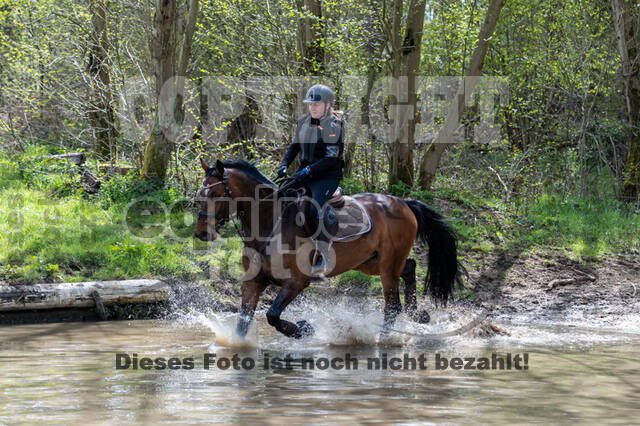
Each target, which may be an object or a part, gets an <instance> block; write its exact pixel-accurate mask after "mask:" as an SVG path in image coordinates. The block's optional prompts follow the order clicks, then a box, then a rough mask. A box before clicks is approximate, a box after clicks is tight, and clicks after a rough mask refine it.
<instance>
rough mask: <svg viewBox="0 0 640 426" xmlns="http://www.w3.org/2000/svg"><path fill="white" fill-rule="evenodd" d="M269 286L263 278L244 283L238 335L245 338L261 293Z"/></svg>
mask: <svg viewBox="0 0 640 426" xmlns="http://www.w3.org/2000/svg"><path fill="white" fill-rule="evenodd" d="M265 288H267V283H266V282H264V281H262V280H250V281H244V282H243V283H242V306H241V307H240V318H239V319H238V326H237V328H236V335H238V336H239V337H241V338H243V339H244V338H245V336H246V335H247V331H249V325H250V324H251V320H252V318H253V314H254V312H255V311H256V306H257V305H258V300H260V295H261V294H262V292H263V291H264V289H265Z"/></svg>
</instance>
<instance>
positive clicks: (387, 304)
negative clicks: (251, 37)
mask: <svg viewBox="0 0 640 426" xmlns="http://www.w3.org/2000/svg"><path fill="white" fill-rule="evenodd" d="M380 279H381V280H382V292H383V294H384V324H383V326H382V333H383V334H385V333H388V332H389V329H390V328H391V327H393V323H394V322H395V321H396V317H397V316H398V314H399V313H400V312H401V311H402V304H401V303H400V294H399V292H398V281H399V280H400V276H399V274H394V273H393V272H391V271H385V272H382V273H381V274H380Z"/></svg>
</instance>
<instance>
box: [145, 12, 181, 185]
mask: <svg viewBox="0 0 640 426" xmlns="http://www.w3.org/2000/svg"><path fill="white" fill-rule="evenodd" d="M175 19H176V2H175V0H156V12H155V15H154V17H153V31H152V35H151V40H150V42H149V47H150V50H151V56H152V57H153V59H154V62H155V79H156V85H155V92H156V97H157V105H156V113H155V119H154V123H153V128H152V130H151V136H150V139H149V142H148V143H147V147H146V149H145V152H144V163H143V165H142V176H143V177H144V178H145V179H147V180H157V181H162V180H164V178H165V176H166V174H167V165H168V163H169V156H170V155H171V148H172V141H171V140H170V139H169V137H168V131H169V129H168V123H167V121H168V120H167V119H166V116H165V117H164V118H163V114H162V110H164V111H175V108H174V106H175V93H169V92H173V90H167V89H165V90H162V88H163V86H164V84H165V83H166V82H167V81H168V80H169V79H170V78H171V77H172V76H173V53H174V45H173V43H172V40H173V38H172V31H173V28H174V20H175Z"/></svg>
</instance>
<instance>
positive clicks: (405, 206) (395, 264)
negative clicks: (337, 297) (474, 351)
mask: <svg viewBox="0 0 640 426" xmlns="http://www.w3.org/2000/svg"><path fill="white" fill-rule="evenodd" d="M201 166H202V168H203V170H204V172H205V179H204V182H203V185H202V187H201V188H200V189H199V190H198V197H199V198H200V200H201V204H200V205H201V211H200V212H199V213H198V219H197V222H196V226H195V237H197V238H199V239H200V240H202V241H213V240H215V238H216V235H217V233H218V232H219V230H220V227H221V226H222V225H223V224H224V223H226V222H228V221H230V220H231V216H232V215H233V214H234V213H235V216H236V218H237V219H238V220H239V222H240V224H241V230H240V229H237V228H236V229H237V231H238V233H239V234H242V235H241V236H242V238H243V240H244V248H243V257H242V264H243V268H244V270H245V276H244V277H243V281H242V303H241V307H240V315H239V320H238V323H237V327H236V330H235V332H236V334H237V336H238V337H239V338H241V339H244V337H245V336H246V334H247V331H248V328H249V325H250V323H251V321H252V318H253V316H254V312H255V309H256V306H257V304H258V301H259V299H260V296H261V294H262V292H263V291H264V290H265V289H266V288H267V286H269V285H270V284H272V285H276V286H278V287H280V291H279V293H278V295H277V297H276V298H275V300H274V301H273V303H272V304H271V306H270V308H269V310H268V311H267V315H266V316H267V321H268V323H269V324H270V325H271V326H272V327H274V328H275V329H276V330H277V331H279V332H280V333H282V334H284V335H285V336H288V337H292V338H296V339H299V338H302V337H305V336H309V335H311V334H313V332H314V330H313V327H312V326H311V325H310V324H309V323H308V322H307V321H306V320H301V321H298V322H297V323H295V324H294V323H292V322H290V321H286V320H283V319H281V318H280V316H281V314H282V312H283V311H284V310H285V309H286V307H287V306H288V305H289V304H290V303H291V302H292V301H293V300H294V299H295V298H296V297H297V296H298V295H299V294H300V293H301V292H302V291H303V290H304V289H305V288H306V287H307V286H309V284H310V283H311V277H310V276H309V275H310V270H311V262H310V261H309V259H310V253H312V252H314V249H313V246H312V245H311V244H310V243H309V239H308V238H307V237H308V235H305V232H304V230H303V228H302V227H301V226H299V223H298V224H296V218H297V217H298V216H297V210H296V209H295V208H286V207H285V208H283V207H282V205H281V204H278V202H279V201H280V198H282V197H281V196H279V192H278V190H279V187H278V185H276V184H275V183H274V182H273V181H271V180H270V179H268V178H267V177H266V176H264V175H263V174H262V173H261V172H260V171H259V170H258V169H257V168H256V167H255V166H254V165H253V164H252V163H250V162H248V161H246V160H230V161H224V162H223V161H220V160H217V161H216V163H215V166H214V167H210V166H209V164H208V163H207V162H206V161H205V160H204V159H201ZM353 198H354V199H356V200H357V201H358V202H360V203H361V205H362V206H364V208H365V210H366V211H367V213H368V214H369V217H370V220H371V224H372V226H371V230H370V231H369V232H368V233H366V234H364V235H362V236H360V237H358V238H357V239H355V240H353V241H344V242H334V243H333V244H332V245H331V250H330V252H331V259H332V263H333V268H332V269H331V271H330V272H329V273H328V274H326V277H327V278H328V277H332V276H336V275H339V274H342V273H344V272H346V271H349V270H357V271H360V272H363V273H365V274H367V275H379V276H380V278H381V281H382V289H383V295H384V321H383V326H382V330H381V332H382V333H386V332H388V331H389V330H390V329H391V327H392V326H393V324H394V321H395V319H396V317H397V315H398V314H399V313H400V312H401V311H402V305H401V301H400V296H399V292H398V287H399V279H400V278H401V277H402V278H403V280H404V282H405V310H406V311H407V312H408V313H409V314H415V313H416V312H417V310H416V308H417V306H416V296H415V292H416V285H415V261H414V260H413V259H408V257H409V253H410V251H411V248H412V246H413V244H414V241H416V240H420V242H422V243H423V244H424V243H426V244H427V245H428V247H429V252H428V262H427V263H428V272H427V275H426V277H425V293H426V292H429V294H430V296H431V297H432V299H433V300H434V301H435V303H436V304H438V303H440V304H442V305H446V303H447V301H448V300H449V299H450V298H452V296H453V290H454V285H455V283H459V284H460V283H461V281H460V273H461V271H462V269H461V268H462V267H461V265H460V264H459V262H458V258H457V247H456V245H457V238H456V235H455V233H454V231H453V229H452V228H451V226H450V225H449V224H448V223H447V222H446V220H445V218H444V217H443V216H442V215H440V214H439V213H437V212H436V211H435V210H434V209H432V208H431V207H429V206H428V205H427V204H425V203H423V202H421V201H418V200H413V199H402V198H399V197H395V196H392V195H384V194H377V193H361V194H355V195H353ZM289 207H295V203H289ZM234 225H235V224H234ZM276 229H279V230H278V231H277V230H276ZM274 232H277V233H278V234H279V235H278V237H279V240H280V244H278V242H277V241H276V242H273V241H272V240H273V237H274V236H273V235H272V234H273V233H274ZM270 238H271V240H270ZM265 241H267V243H268V244H267V249H266V250H265V247H264V246H265ZM284 246H286V247H288V248H291V250H284V249H283V247H284ZM301 259H302V260H303V261H301ZM305 260H306V261H305Z"/></svg>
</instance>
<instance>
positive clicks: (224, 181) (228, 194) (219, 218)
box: [198, 169, 231, 226]
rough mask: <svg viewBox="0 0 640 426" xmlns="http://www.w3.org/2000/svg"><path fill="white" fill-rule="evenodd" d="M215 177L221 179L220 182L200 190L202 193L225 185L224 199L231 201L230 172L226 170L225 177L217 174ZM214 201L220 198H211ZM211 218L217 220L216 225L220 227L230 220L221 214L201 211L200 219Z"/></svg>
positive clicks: (199, 213)
mask: <svg viewBox="0 0 640 426" xmlns="http://www.w3.org/2000/svg"><path fill="white" fill-rule="evenodd" d="M213 177H215V178H218V179H221V181H220V182H216V183H212V184H211V185H204V186H203V187H202V188H200V191H202V190H204V189H210V188H213V187H214V186H217V185H221V184H222V185H224V197H226V198H228V199H231V189H230V188H229V171H228V170H227V169H225V170H224V175H223V176H222V177H220V175H218V174H217V173H214V174H213ZM211 198H212V199H216V198H218V196H216V195H214V196H213V197H211ZM209 217H213V218H215V220H216V225H218V226H222V225H224V224H225V223H226V222H227V221H228V220H229V217H223V216H222V215H220V214H212V213H209V212H207V211H205V210H200V211H199V212H198V219H202V218H209Z"/></svg>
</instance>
